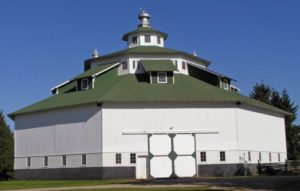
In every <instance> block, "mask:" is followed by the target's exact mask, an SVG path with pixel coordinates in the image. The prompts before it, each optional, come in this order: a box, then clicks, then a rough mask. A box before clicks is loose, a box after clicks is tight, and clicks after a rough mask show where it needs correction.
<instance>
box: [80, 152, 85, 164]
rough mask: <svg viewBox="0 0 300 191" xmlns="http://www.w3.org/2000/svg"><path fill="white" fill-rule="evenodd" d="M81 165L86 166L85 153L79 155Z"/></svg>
mask: <svg viewBox="0 0 300 191" xmlns="http://www.w3.org/2000/svg"><path fill="white" fill-rule="evenodd" d="M81 165H82V166H86V155H85V154H83V155H81Z"/></svg>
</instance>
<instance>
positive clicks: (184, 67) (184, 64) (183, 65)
mask: <svg viewBox="0 0 300 191" xmlns="http://www.w3.org/2000/svg"><path fill="white" fill-rule="evenodd" d="M182 69H183V70H185V69H186V63H185V62H182Z"/></svg>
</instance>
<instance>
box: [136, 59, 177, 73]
mask: <svg viewBox="0 0 300 191" xmlns="http://www.w3.org/2000/svg"><path fill="white" fill-rule="evenodd" d="M141 63H142V65H143V67H144V69H145V71H147V72H149V71H157V72H160V71H163V72H168V71H176V70H177V68H176V67H175V66H174V64H173V62H172V61H171V60H141Z"/></svg>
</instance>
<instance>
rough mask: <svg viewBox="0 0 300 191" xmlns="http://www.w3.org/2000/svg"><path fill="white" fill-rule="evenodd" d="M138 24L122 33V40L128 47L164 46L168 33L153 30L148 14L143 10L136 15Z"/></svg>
mask: <svg viewBox="0 0 300 191" xmlns="http://www.w3.org/2000/svg"><path fill="white" fill-rule="evenodd" d="M138 18H139V19H140V24H139V25H138V28H137V29H135V30H133V31H131V32H128V33H126V34H124V35H123V38H122V40H124V41H126V42H127V45H128V48H133V47H136V46H160V47H164V41H165V40H166V39H167V37H168V34H166V33H164V32H161V31H158V30H155V29H153V28H152V27H151V25H150V14H149V13H147V12H146V11H145V10H142V12H141V13H140V14H139V15H138Z"/></svg>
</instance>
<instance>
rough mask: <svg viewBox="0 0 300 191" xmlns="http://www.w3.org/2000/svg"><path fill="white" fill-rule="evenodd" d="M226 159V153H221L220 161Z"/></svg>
mask: <svg viewBox="0 0 300 191" xmlns="http://www.w3.org/2000/svg"><path fill="white" fill-rule="evenodd" d="M225 160H226V157H225V151H220V161H225Z"/></svg>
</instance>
